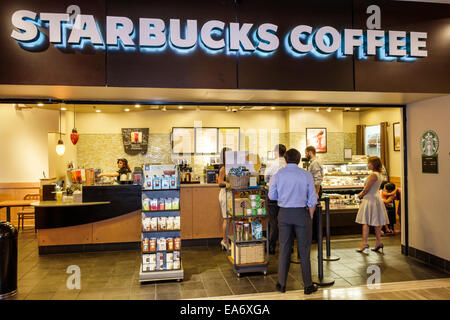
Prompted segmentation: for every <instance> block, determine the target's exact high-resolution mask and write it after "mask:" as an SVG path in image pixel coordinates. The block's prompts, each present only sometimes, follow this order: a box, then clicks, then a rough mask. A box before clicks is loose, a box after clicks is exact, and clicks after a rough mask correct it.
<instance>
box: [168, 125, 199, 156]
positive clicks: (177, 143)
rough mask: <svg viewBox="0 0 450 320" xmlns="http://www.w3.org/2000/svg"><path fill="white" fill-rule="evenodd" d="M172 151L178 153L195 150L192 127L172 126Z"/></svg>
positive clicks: (187, 152)
mask: <svg viewBox="0 0 450 320" xmlns="http://www.w3.org/2000/svg"><path fill="white" fill-rule="evenodd" d="M172 152H173V153H178V154H181V153H185V154H192V153H194V152H195V132H194V128H172Z"/></svg>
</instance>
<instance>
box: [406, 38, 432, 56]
mask: <svg viewBox="0 0 450 320" xmlns="http://www.w3.org/2000/svg"><path fill="white" fill-rule="evenodd" d="M426 39H427V33H426V32H410V33H409V40H410V41H409V45H410V47H411V57H428V51H427V50H421V49H425V48H426V46H427V42H426Z"/></svg>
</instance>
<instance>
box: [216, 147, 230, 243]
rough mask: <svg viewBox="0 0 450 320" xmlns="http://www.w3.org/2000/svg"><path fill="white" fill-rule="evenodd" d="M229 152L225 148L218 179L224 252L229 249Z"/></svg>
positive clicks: (228, 149) (222, 153)
mask: <svg viewBox="0 0 450 320" xmlns="http://www.w3.org/2000/svg"><path fill="white" fill-rule="evenodd" d="M227 151H231V149H230V148H223V149H222V152H221V154H220V155H221V160H222V161H221V162H222V164H221V165H220V169H219V177H218V182H219V187H220V193H219V202H220V209H221V211H222V218H223V223H222V235H223V239H222V242H221V243H220V245H221V247H222V248H223V249H224V250H227V248H228V241H227V191H226V187H227V182H226V170H225V153H226V152H227Z"/></svg>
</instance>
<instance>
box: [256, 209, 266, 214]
mask: <svg viewBox="0 0 450 320" xmlns="http://www.w3.org/2000/svg"><path fill="white" fill-rule="evenodd" d="M256 214H257V215H258V216H265V215H266V208H259V209H256Z"/></svg>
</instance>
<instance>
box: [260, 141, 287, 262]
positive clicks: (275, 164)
mask: <svg viewBox="0 0 450 320" xmlns="http://www.w3.org/2000/svg"><path fill="white" fill-rule="evenodd" d="M274 152H275V157H276V158H275V160H273V161H272V162H271V163H270V165H269V166H268V167H267V169H266V171H265V172H264V180H265V181H266V183H267V185H268V186H270V179H271V178H272V177H273V176H274V175H275V174H276V173H277V172H278V171H279V170H280V169H282V168H284V167H285V166H286V160H285V159H284V155H285V153H286V146H285V145H283V144H278V145H276V146H275V150H274ZM267 205H268V209H269V253H270V254H275V248H276V247H277V239H278V212H279V211H280V207H279V206H278V202H277V201H276V200H270V199H269V201H268V203H267Z"/></svg>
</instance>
